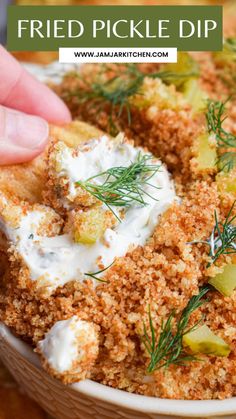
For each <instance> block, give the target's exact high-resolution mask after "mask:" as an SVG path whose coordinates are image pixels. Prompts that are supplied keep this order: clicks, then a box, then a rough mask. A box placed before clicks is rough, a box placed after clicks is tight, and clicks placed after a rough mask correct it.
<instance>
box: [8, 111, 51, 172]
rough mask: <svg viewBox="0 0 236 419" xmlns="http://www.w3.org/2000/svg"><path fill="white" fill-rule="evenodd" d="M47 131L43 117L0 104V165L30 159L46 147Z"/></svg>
mask: <svg viewBox="0 0 236 419" xmlns="http://www.w3.org/2000/svg"><path fill="white" fill-rule="evenodd" d="M48 131H49V130H48V124H47V122H46V121H44V119H42V118H39V117H38V116H32V115H27V114H24V113H21V112H18V111H15V110H13V109H8V108H5V107H4V106H0V165H3V164H13V163H22V162H26V161H29V160H32V159H33V158H34V157H36V156H37V155H38V154H40V153H41V152H42V151H43V149H44V148H45V147H46V144H47V140H48Z"/></svg>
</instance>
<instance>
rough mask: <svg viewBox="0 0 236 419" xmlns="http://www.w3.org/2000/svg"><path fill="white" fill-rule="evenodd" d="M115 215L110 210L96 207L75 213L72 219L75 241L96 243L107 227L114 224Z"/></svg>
mask: <svg viewBox="0 0 236 419" xmlns="http://www.w3.org/2000/svg"><path fill="white" fill-rule="evenodd" d="M114 219H115V218H114V216H113V214H112V213H111V212H110V211H104V210H103V209H102V208H101V207H95V208H92V209H89V210H87V211H84V212H82V211H79V212H76V213H75V214H73V216H72V219H71V221H70V222H71V224H72V227H71V228H72V231H73V236H74V241H75V242H76V243H83V244H94V243H95V242H96V241H97V240H99V239H100V238H101V237H102V235H103V234H104V232H105V230H106V229H107V228H110V227H112V225H114V222H115V221H114Z"/></svg>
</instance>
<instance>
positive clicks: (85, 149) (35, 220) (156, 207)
mask: <svg viewBox="0 0 236 419" xmlns="http://www.w3.org/2000/svg"><path fill="white" fill-rule="evenodd" d="M140 152H141V153H144V150H142V149H140V148H135V147H133V145H132V144H130V143H126V142H120V140H119V141H111V140H109V139H108V138H107V137H105V136H104V137H102V138H101V139H98V140H93V141H91V142H89V143H88V144H86V145H83V146H82V147H81V148H80V149H79V152H78V153H77V154H76V155H74V154H73V150H72V149H69V148H64V149H63V150H62V151H61V153H60V154H59V155H58V159H59V163H60V172H59V174H58V176H66V177H67V178H68V179H69V193H70V195H71V197H73V196H75V195H76V185H75V182H76V181H78V180H85V179H87V178H89V177H91V176H94V175H96V174H98V173H101V172H103V171H105V170H107V169H108V168H111V167H117V166H129V165H130V164H131V162H134V161H135V160H136V159H137V156H138V154H139V153H140ZM145 154H146V153H145ZM150 162H151V163H155V164H157V165H160V167H159V169H158V170H157V172H156V173H155V174H154V176H153V177H152V178H151V179H150V181H149V183H150V185H146V184H145V185H144V186H143V189H144V191H145V192H146V193H147V195H146V194H145V195H144V199H145V201H146V204H147V205H145V206H140V205H137V203H136V202H134V203H133V204H132V206H131V207H128V208H127V209H125V212H124V215H123V218H122V220H121V222H117V223H116V225H115V226H114V227H113V228H107V229H106V231H105V232H104V235H103V236H102V237H101V238H100V239H98V240H97V241H96V242H95V243H94V244H89V245H88V244H87V245H86V244H82V243H75V242H74V240H73V237H72V235H71V234H62V235H58V236H54V237H42V236H39V235H38V234H37V233H36V232H37V230H38V225H39V224H40V222H41V223H42V219H43V217H45V214H44V213H43V210H42V211H28V213H26V215H23V216H22V218H21V221H20V224H19V227H18V228H16V229H12V228H10V227H8V228H6V227H5V231H6V233H7V235H8V237H9V239H10V240H11V241H12V242H13V243H14V244H15V245H16V248H17V250H18V252H19V253H20V255H21V256H22V258H23V260H24V261H25V263H26V265H27V266H28V268H29V272H30V278H31V279H32V280H33V281H37V282H38V284H37V285H38V287H39V288H40V286H41V287H43V288H45V287H46V289H47V293H51V292H52V291H53V290H55V289H56V288H57V287H58V286H62V285H64V284H65V283H67V282H68V281H70V280H78V281H83V280H84V279H86V278H88V276H87V275H85V274H87V273H95V272H97V271H100V270H101V266H103V267H104V268H106V267H108V266H109V265H111V264H112V263H113V262H114V260H115V258H117V257H120V256H124V255H125V254H126V253H127V251H129V250H132V249H133V248H134V247H136V246H143V245H144V244H145V242H146V241H147V239H148V238H149V237H150V236H151V235H152V233H153V231H154V228H155V226H156V224H157V223H158V216H159V215H160V214H162V213H163V212H164V211H165V210H166V209H167V208H168V207H169V206H170V204H171V203H172V202H173V201H174V199H175V198H176V195H175V190H174V186H173V182H172V180H171V179H170V175H169V173H168V171H167V169H166V167H165V166H164V165H163V164H161V162H160V161H158V160H156V159H155V160H151V161H150ZM95 181H96V182H98V181H99V182H102V179H100V178H99V179H95V180H94V182H95ZM151 185H153V186H155V187H153V186H151ZM42 208H43V207H42ZM45 208H46V207H45ZM106 210H107V207H106ZM113 210H114V211H115V212H116V213H118V214H119V212H117V207H116V208H115V207H114V208H113ZM100 277H102V274H101V275H100ZM94 284H95V285H97V284H99V282H98V281H96V279H94Z"/></svg>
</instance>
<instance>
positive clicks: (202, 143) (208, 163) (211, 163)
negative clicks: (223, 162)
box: [194, 134, 217, 170]
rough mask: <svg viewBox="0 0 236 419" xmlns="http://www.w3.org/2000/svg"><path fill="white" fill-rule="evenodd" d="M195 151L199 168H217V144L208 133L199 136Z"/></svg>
mask: <svg viewBox="0 0 236 419" xmlns="http://www.w3.org/2000/svg"><path fill="white" fill-rule="evenodd" d="M194 151H195V153H196V161H197V168H198V169H199V170H203V169H213V168H215V164H216V159H217V154H216V145H215V143H214V142H213V141H212V138H211V137H210V136H209V135H208V134H202V135H200V136H199V137H198V138H197V140H196V143H195V146H194Z"/></svg>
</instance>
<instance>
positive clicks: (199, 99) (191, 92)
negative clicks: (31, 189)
mask: <svg viewBox="0 0 236 419" xmlns="http://www.w3.org/2000/svg"><path fill="white" fill-rule="evenodd" d="M181 91H182V93H183V95H184V98H185V99H186V100H187V102H188V103H189V104H190V105H191V106H192V109H193V111H195V112H197V111H201V110H203V109H204V107H205V106H206V99H207V95H206V93H204V92H203V90H201V89H200V86H199V84H198V81H197V80H196V79H194V78H191V79H189V80H187V81H186V82H185V83H184V84H183V87H182V89H181Z"/></svg>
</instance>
